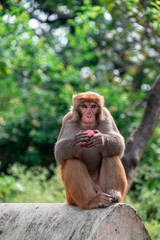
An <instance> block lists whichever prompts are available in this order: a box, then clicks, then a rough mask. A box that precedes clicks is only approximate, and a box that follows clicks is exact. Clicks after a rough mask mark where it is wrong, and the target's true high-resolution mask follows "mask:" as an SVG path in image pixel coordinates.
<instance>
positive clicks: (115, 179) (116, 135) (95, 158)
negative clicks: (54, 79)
mask: <svg viewBox="0 0 160 240" xmlns="http://www.w3.org/2000/svg"><path fill="white" fill-rule="evenodd" d="M72 101H73V106H71V109H70V111H69V112H68V113H67V114H66V115H65V116H64V118H63V121H62V127H61V130H60V133H59V136H58V139H57V142H56V144H55V159H56V160H57V162H58V163H59V165H60V172H61V178H62V181H63V183H64V187H65V192H66V198H67V203H68V204H71V205H76V206H79V207H80V208H82V209H94V208H99V207H108V206H110V205H111V204H113V203H118V202H124V198H125V194H126V189H127V179H126V175H125V171H124V168H123V165H122V163H121V158H122V156H123V153H124V149H125V143H124V138H123V137H122V135H121V134H120V132H119V130H118V128H117V126H116V124H115V121H114V119H113V117H112V115H111V113H110V112H109V110H108V109H107V108H106V107H105V106H104V97H103V96H101V95H100V94H98V93H95V92H90V91H88V92H81V93H79V94H77V95H73V96H72ZM85 130H93V131H94V133H95V135H94V136H92V137H91V136H90V135H88V133H87V132H85ZM87 141H88V143H87V148H84V147H83V146H84V144H86V142H87Z"/></svg>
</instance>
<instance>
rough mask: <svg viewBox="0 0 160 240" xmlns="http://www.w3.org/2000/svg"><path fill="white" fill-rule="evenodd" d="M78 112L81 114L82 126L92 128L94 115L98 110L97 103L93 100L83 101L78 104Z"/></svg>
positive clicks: (94, 123) (94, 120)
mask: <svg viewBox="0 0 160 240" xmlns="http://www.w3.org/2000/svg"><path fill="white" fill-rule="evenodd" d="M79 112H80V114H81V123H82V127H84V128H85V129H93V128H94V126H95V125H96V116H97V114H98V112H99V106H98V104H96V103H94V102H84V103H82V104H81V105H79Z"/></svg>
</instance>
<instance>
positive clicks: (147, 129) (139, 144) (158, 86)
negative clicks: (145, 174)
mask: <svg viewBox="0 0 160 240" xmlns="http://www.w3.org/2000/svg"><path fill="white" fill-rule="evenodd" d="M159 115H160V75H159V76H158V78H157V80H156V82H155V83H154V84H153V86H152V88H151V90H150V93H149V96H148V100H147V107H146V109H145V112H144V115H143V118H142V120H141V122H140V124H139V126H138V127H137V128H136V130H135V131H134V132H133V133H132V134H131V135H130V137H129V139H128V140H127V143H126V151H125V153H124V156H123V158H122V163H123V165H124V168H125V171H126V175H127V179H128V189H129V188H130V186H131V183H132V181H133V178H134V175H135V173H136V170H137V167H138V164H139V161H140V158H141V155H142V153H143V150H144V148H145V146H146V144H147V143H148V141H149V139H150V138H151V136H152V134H153V132H154V130H155V128H156V126H157V124H158V119H159Z"/></svg>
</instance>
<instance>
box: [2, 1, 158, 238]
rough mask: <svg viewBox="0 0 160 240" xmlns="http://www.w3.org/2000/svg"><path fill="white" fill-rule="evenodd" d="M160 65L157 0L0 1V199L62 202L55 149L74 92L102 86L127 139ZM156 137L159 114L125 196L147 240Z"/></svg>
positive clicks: (154, 216)
mask: <svg viewBox="0 0 160 240" xmlns="http://www.w3.org/2000/svg"><path fill="white" fill-rule="evenodd" d="M56 2H57V3H56ZM159 73H160V1H158V0H157V1H151V0H127V1H126V0H99V1H98V0H58V1H53V0H23V1H20V0H15V1H14V0H5V1H0V202H66V200H65V192H64V188H63V185H62V183H61V181H60V178H59V174H58V167H57V163H56V161H55V159H54V150H53V149H54V144H55V142H56V139H57V136H58V134H59V130H60V127H61V121H62V118H63V116H64V115H65V114H66V113H67V111H68V110H69V109H70V106H71V105H72V100H71V99H72V94H76V93H78V92H81V91H88V90H91V91H95V92H98V93H100V94H101V95H103V96H104V97H105V103H106V106H107V107H108V109H109V110H110V111H111V114H112V115H113V117H114V119H115V122H116V124H117V126H118V128H119V129H120V131H121V133H122V135H123V136H124V137H125V139H126V140H127V138H128V137H129V136H130V134H131V133H132V132H133V131H134V129H135V128H136V127H137V126H138V124H139V122H140V120H141V118H142V116H143V113H144V109H145V106H146V100H147V96H148V92H149V90H150V89H151V86H152V85H153V83H154V82H155V80H156V78H157V76H158V74H159ZM159 146H160V123H158V126H157V127H156V130H155V131H154V134H153V136H152V138H151V139H150V141H149V143H148V145H147V147H146V148H145V151H144V153H143V156H142V158H141V161H140V164H139V167H138V171H137V174H136V177H135V179H134V182H133V184H132V187H131V190H130V192H129V193H128V196H127V198H126V202H127V203H128V204H130V205H131V206H132V207H134V208H135V209H136V211H137V213H138V214H139V215H140V216H141V218H142V219H143V221H144V223H145V225H146V227H147V229H148V231H149V233H150V235H151V236H152V239H154V240H158V239H160V232H159V227H160V147H159Z"/></svg>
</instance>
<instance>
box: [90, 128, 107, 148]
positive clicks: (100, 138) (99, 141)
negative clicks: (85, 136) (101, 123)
mask: <svg viewBox="0 0 160 240" xmlns="http://www.w3.org/2000/svg"><path fill="white" fill-rule="evenodd" d="M94 132H95V133H96V134H95V135H94V136H93V137H92V138H91V140H90V141H89V143H88V144H87V147H93V146H94V147H98V146H99V147H102V146H104V135H103V134H102V133H101V132H100V131H98V130H94Z"/></svg>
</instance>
